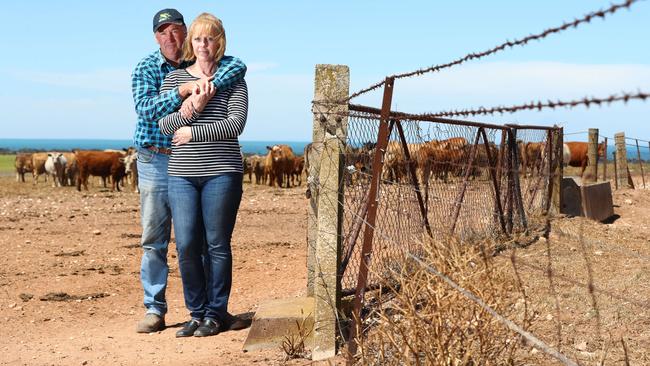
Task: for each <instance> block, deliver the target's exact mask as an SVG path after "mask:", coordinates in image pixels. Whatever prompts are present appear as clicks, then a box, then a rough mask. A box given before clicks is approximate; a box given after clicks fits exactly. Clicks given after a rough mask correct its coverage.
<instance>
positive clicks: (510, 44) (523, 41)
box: [345, 0, 640, 101]
mask: <svg viewBox="0 0 650 366" xmlns="http://www.w3.org/2000/svg"><path fill="white" fill-rule="evenodd" d="M638 1H640V0H627V1H625V2H622V3H618V4H612V5H611V6H610V7H609V8H607V9H605V10H602V9H601V10H596V11H593V12H591V13H588V14H586V15H585V16H583V17H582V18H580V19H575V20H573V21H572V22H564V23H563V24H562V25H560V26H557V27H552V28H548V29H546V30H544V31H542V32H540V33H537V34H532V35H529V36H526V37H524V38H520V39H516V40H514V41H508V40H506V41H505V42H504V43H502V44H500V45H498V46H495V47H493V48H491V49H488V50H486V51H483V52H473V53H469V54H467V55H465V56H463V57H461V58H459V59H456V60H454V61H451V62H448V63H445V64H440V65H434V66H431V67H428V68H424V69H419V70H416V71H412V72H407V73H403V74H395V75H393V76H389V77H392V78H395V79H402V78H407V77H412V76H419V75H422V74H425V73H429V72H438V71H440V70H443V69H447V68H450V67H452V66H456V65H460V64H462V63H465V62H467V61H470V60H478V59H480V58H483V57H486V56H489V55H492V54H495V53H498V52H500V51H504V50H505V49H507V48H514V47H515V46H524V45H527V44H528V43H529V42H530V41H535V40H542V39H544V38H546V37H548V36H549V35H551V34H556V33H561V32H563V31H565V30H567V29H569V28H572V27H573V28H578V26H579V25H581V24H584V23H590V22H591V20H592V19H595V18H601V19H605V17H606V16H607V15H609V14H614V13H616V12H617V11H618V10H620V9H623V8H629V7H630V6H631V5H632V4H634V3H636V2H638ZM384 84H385V80H384V81H380V82H378V83H376V84H373V85H371V86H369V87H367V88H365V89H362V90H359V91H358V92H355V93H353V94H351V95H350V96H349V97H348V98H347V99H345V101H349V100H351V99H353V98H356V97H358V96H360V95H362V94H365V93H367V92H370V91H372V90H375V89H377V88H379V87H381V86H382V85H384Z"/></svg>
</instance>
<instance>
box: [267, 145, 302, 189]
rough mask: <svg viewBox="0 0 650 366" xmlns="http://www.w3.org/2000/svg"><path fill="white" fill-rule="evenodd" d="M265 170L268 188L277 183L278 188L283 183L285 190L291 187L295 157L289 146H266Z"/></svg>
mask: <svg viewBox="0 0 650 366" xmlns="http://www.w3.org/2000/svg"><path fill="white" fill-rule="evenodd" d="M266 148H267V150H268V151H269V152H268V154H267V155H266V161H265V165H266V170H267V172H268V173H269V186H271V187H273V186H274V185H275V183H276V182H277V184H278V187H282V184H283V183H284V184H285V186H286V188H289V187H291V173H292V172H293V167H294V160H295V158H296V157H295V155H294V153H293V150H292V149H291V146H289V145H273V146H267V147H266Z"/></svg>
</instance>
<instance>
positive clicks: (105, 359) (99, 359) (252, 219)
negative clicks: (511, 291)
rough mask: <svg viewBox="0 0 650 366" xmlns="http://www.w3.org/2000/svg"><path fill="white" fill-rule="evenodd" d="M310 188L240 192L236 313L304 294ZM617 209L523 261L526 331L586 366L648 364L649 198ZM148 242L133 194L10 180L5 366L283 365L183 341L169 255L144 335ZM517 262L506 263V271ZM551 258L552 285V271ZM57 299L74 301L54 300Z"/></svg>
mask: <svg viewBox="0 0 650 366" xmlns="http://www.w3.org/2000/svg"><path fill="white" fill-rule="evenodd" d="M304 190H305V188H304V187H302V188H292V189H277V188H275V189H273V188H269V187H266V186H256V185H250V184H248V183H246V184H245V185H244V197H243V199H242V204H241V208H240V211H239V216H238V219H237V225H236V228H235V233H234V237H233V255H234V263H233V268H234V282H233V289H232V296H231V306H230V311H231V312H232V313H235V314H246V313H250V312H254V311H255V310H256V309H257V307H258V305H259V304H261V303H263V302H265V301H267V300H271V299H278V298H287V297H298V296H303V295H304V294H305V286H306V266H305V263H306V245H305V237H306V215H307V214H306V207H307V202H306V200H305V198H304ZM613 198H614V205H615V207H614V210H615V213H616V216H615V217H614V219H612V220H610V222H608V223H605V224H603V223H596V222H593V221H590V220H587V219H584V218H568V217H560V218H558V219H556V220H554V221H553V225H552V227H553V231H552V233H551V236H550V238H549V239H550V240H549V242H548V243H549V244H550V251H548V252H547V248H549V247H547V245H546V244H547V242H546V241H545V240H543V239H540V240H539V241H537V242H533V243H532V244H530V245H529V246H527V247H525V248H520V249H517V250H516V253H515V256H514V257H515V258H516V263H517V268H518V270H519V273H520V276H521V279H522V280H521V282H522V284H523V286H524V288H525V291H526V296H527V301H528V302H529V304H528V305H529V308H528V309H529V315H528V317H529V319H530V320H532V325H531V326H530V328H529V330H531V331H532V332H533V333H534V334H536V335H537V336H539V337H540V338H541V339H542V340H544V341H546V342H548V343H549V344H551V345H557V347H558V348H559V349H560V350H561V351H562V352H565V353H566V354H567V355H569V356H570V357H572V358H574V359H577V360H579V361H580V362H581V363H585V364H594V363H595V362H597V361H599V360H600V359H601V358H603V357H604V358H606V360H607V361H608V362H605V364H612V363H613V364H620V363H621V362H622V361H623V360H624V356H623V346H622V343H621V342H620V339H623V340H624V342H625V344H626V347H627V349H628V354H629V359H630V360H632V361H633V364H650V353H649V352H648V351H647V350H649V349H650V310H648V309H650V286H649V285H648V284H649V283H650V261H649V259H650V189H646V190H643V189H638V190H619V191H616V192H614V197H613ZM139 242H140V225H139V201H138V195H137V194H136V193H133V192H131V191H130V190H129V191H126V192H115V193H111V192H109V191H108V190H106V189H103V188H100V187H99V186H98V185H97V184H95V186H94V187H91V189H90V191H89V192H77V191H76V190H75V189H74V188H72V187H64V188H52V187H51V186H50V185H49V184H45V183H43V182H41V183H39V184H38V185H37V186H33V185H32V184H31V183H17V182H15V180H14V178H13V177H10V176H4V177H0V246H1V247H2V248H3V249H4V250H3V251H1V252H0V324H1V325H0V332H1V337H0V364H3V365H5V364H7V365H152V364H153V365H177V364H186V365H215V364H222V365H228V364H240V365H247V364H258V365H273V364H283V363H284V354H283V352H282V351H281V350H279V349H272V350H265V351H256V352H248V353H246V352H243V351H242V346H243V343H244V340H245V338H246V335H247V332H248V330H240V331H229V332H225V333H222V334H220V335H218V336H215V337H207V338H185V339H177V338H175V337H174V333H175V332H176V330H177V329H178V327H179V326H180V324H181V323H182V322H183V321H185V320H186V319H187V316H188V314H187V312H186V310H185V307H184V304H183V296H182V288H181V283H180V276H179V273H178V265H177V261H176V256H175V254H174V253H175V248H174V245H173V244H172V245H171V247H170V255H169V262H170V266H171V273H170V279H169V287H168V290H167V297H168V302H169V307H170V311H169V313H168V314H167V317H166V321H167V324H168V328H167V329H165V330H164V331H162V332H159V333H154V334H150V335H143V334H137V333H135V325H136V323H137V321H138V320H140V319H141V317H142V316H143V313H144V308H143V306H142V304H141V301H142V290H141V287H140V282H139V269H140V256H141V249H140V246H139ZM510 253H511V252H510V251H504V252H503V253H502V254H501V255H500V257H499V258H497V263H498V262H501V263H503V265H506V266H510V265H511V263H510V260H509V259H510ZM549 253H550V254H549ZM549 258H550V259H549ZM549 260H550V263H551V266H552V268H553V281H552V282H553V283H552V285H550V284H549V279H548V276H547V275H546V274H545V270H546V268H547V264H548V262H549ZM590 278H591V279H592V280H591V281H592V283H593V284H594V289H595V291H594V296H591V294H590V292H589V290H588V288H589V286H588V283H589V282H590ZM51 293H65V294H67V295H69V296H70V297H69V298H67V299H61V298H57V297H55V296H52V295H50V297H49V298H47V296H48V294H51ZM55 300H65V301H55ZM594 301H595V305H594ZM558 305H559V308H558V307H557V306H558ZM514 306H522V304H521V303H519V302H518V303H516V304H514ZM515 320H516V321H518V322H519V323H520V324H522V323H523V319H515ZM558 325H559V339H558V335H557V334H558V332H557V330H558ZM533 352H536V351H533ZM529 356H530V357H531V358H532V360H534V362H533V363H534V364H553V362H551V361H549V359H548V358H547V357H546V356H542V355H541V354H537V355H534V354H533V355H529ZM610 361H615V362H610ZM308 363H310V362H309V361H308V360H304V359H302V360H294V361H291V362H290V364H308Z"/></svg>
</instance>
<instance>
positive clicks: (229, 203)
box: [169, 173, 242, 321]
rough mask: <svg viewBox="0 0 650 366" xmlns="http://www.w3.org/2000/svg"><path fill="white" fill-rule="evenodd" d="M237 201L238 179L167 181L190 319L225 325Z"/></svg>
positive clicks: (224, 176) (229, 176)
mask: <svg viewBox="0 0 650 366" xmlns="http://www.w3.org/2000/svg"><path fill="white" fill-rule="evenodd" d="M241 197H242V174H241V173H228V174H222V175H216V176H210V177H175V176H170V177H169V203H170V206H171V210H172V222H173V225H174V235H175V237H176V250H177V251H178V266H179V269H180V272H181V277H182V280H183V294H184V296H185V306H187V308H188V310H189V311H190V316H191V317H192V318H196V319H202V318H210V319H215V320H221V321H223V320H225V316H226V312H227V310H228V298H229V297H230V288H231V284H232V251H231V248H230V239H231V238H232V232H233V229H234V227H235V221H236V220H237V210H238V209H239V203H240V201H241ZM204 238H205V243H206V244H205V246H204V245H203V243H204ZM204 251H205V261H204V260H203V258H202V254H204Z"/></svg>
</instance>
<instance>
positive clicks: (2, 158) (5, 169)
mask: <svg viewBox="0 0 650 366" xmlns="http://www.w3.org/2000/svg"><path fill="white" fill-rule="evenodd" d="M15 161H16V155H14V154H6V155H5V154H3V155H0V174H3V175H5V174H8V173H13V172H14V171H15V170H16V167H15V166H14V163H15Z"/></svg>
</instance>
